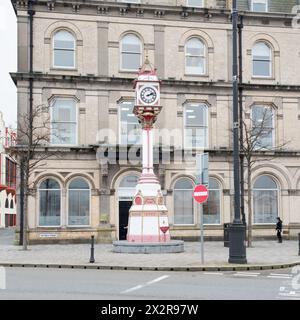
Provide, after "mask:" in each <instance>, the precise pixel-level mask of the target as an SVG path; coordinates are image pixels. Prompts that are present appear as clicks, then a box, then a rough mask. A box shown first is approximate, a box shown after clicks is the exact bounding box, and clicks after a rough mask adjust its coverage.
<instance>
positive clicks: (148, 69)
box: [140, 49, 155, 73]
mask: <svg viewBox="0 0 300 320" xmlns="http://www.w3.org/2000/svg"><path fill="white" fill-rule="evenodd" d="M154 71H155V68H154V66H153V65H152V64H151V62H150V60H149V56H148V50H147V49H146V50H145V61H144V63H143V65H142V67H141V69H140V72H151V73H152V72H154Z"/></svg>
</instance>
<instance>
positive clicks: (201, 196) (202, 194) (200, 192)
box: [193, 184, 208, 264]
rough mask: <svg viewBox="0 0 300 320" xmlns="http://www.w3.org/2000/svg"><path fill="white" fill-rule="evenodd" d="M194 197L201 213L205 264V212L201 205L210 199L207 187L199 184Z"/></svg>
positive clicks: (202, 249)
mask: <svg viewBox="0 0 300 320" xmlns="http://www.w3.org/2000/svg"><path fill="white" fill-rule="evenodd" d="M193 197H194V199H195V201H196V202H197V203H199V204H198V208H199V211H200V230H201V237H200V238H201V263H202V264H204V228H203V210H201V209H202V208H201V205H200V203H203V202H205V201H206V200H207V198H208V189H207V188H206V186H204V185H202V184H199V185H197V186H196V187H195V189H194V193H193Z"/></svg>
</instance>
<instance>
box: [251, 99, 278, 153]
mask: <svg viewBox="0 0 300 320" xmlns="http://www.w3.org/2000/svg"><path fill="white" fill-rule="evenodd" d="M252 138H253V147H254V148H255V149H256V150H259V149H266V148H272V147H273V146H274V110H273V108H272V107H271V106H263V105H254V106H253V107H252Z"/></svg>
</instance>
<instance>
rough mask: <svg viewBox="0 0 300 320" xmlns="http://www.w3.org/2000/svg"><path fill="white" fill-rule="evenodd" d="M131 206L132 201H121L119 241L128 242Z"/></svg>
mask: <svg viewBox="0 0 300 320" xmlns="http://www.w3.org/2000/svg"><path fill="white" fill-rule="evenodd" d="M131 204H132V201H119V240H126V236H127V230H128V229H127V228H128V218H129V209H130V207H131Z"/></svg>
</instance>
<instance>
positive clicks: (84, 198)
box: [68, 178, 90, 226]
mask: <svg viewBox="0 0 300 320" xmlns="http://www.w3.org/2000/svg"><path fill="white" fill-rule="evenodd" d="M68 196H69V215H68V217H69V220H68V224H69V225H70V226H87V225H89V224H90V187H89V185H88V183H87V182H86V181H85V180H84V179H82V178H76V179H74V180H72V181H71V183H70V184H69V194H68Z"/></svg>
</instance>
